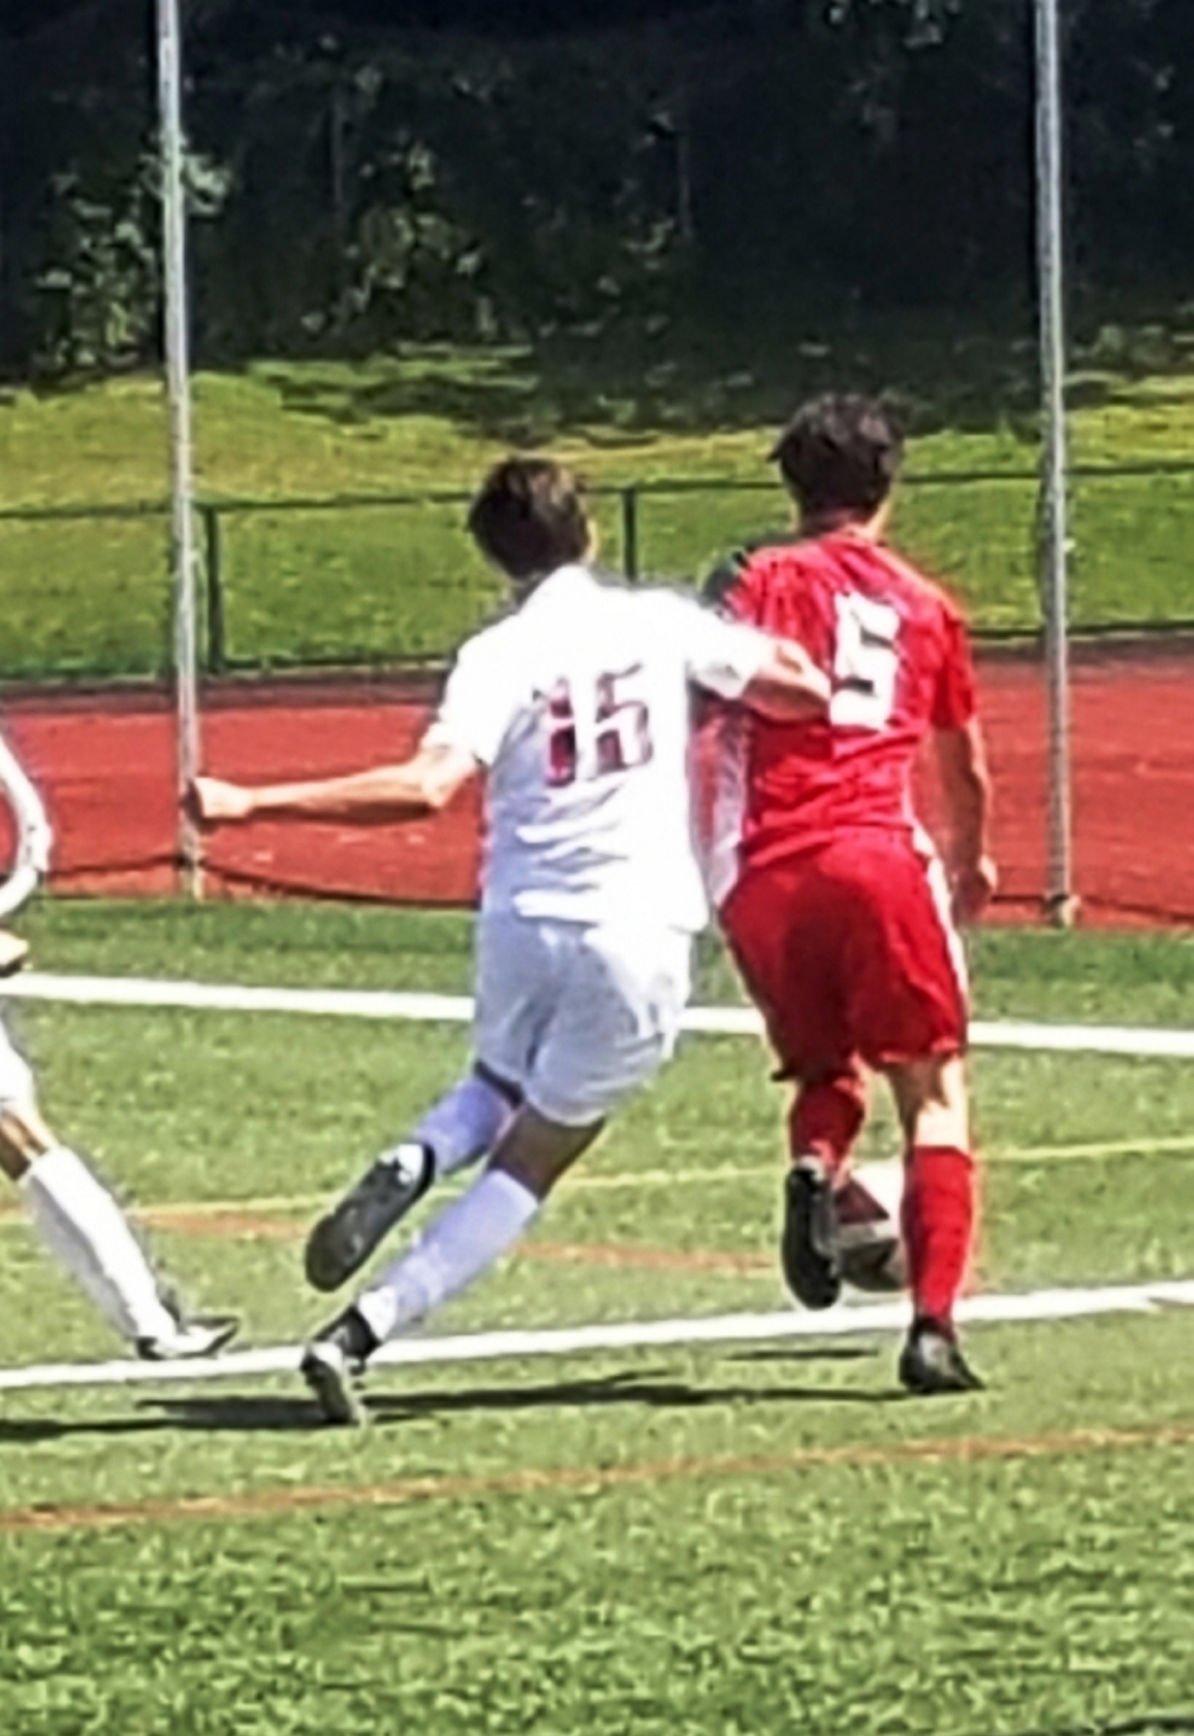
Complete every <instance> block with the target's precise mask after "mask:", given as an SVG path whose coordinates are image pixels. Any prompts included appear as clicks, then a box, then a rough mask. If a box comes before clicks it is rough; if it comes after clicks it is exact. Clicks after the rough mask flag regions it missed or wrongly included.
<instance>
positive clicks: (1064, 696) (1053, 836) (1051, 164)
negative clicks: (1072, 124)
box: [1032, 0, 1077, 926]
mask: <svg viewBox="0 0 1194 1736" xmlns="http://www.w3.org/2000/svg"><path fill="white" fill-rule="evenodd" d="M1032 3H1033V5H1034V6H1035V9H1036V207H1037V261H1038V265H1037V270H1038V306H1039V319H1040V356H1041V389H1042V404H1041V409H1042V422H1043V429H1042V434H1043V448H1042V468H1041V508H1042V510H1041V517H1040V549H1039V559H1040V583H1041V601H1042V606H1043V609H1044V618H1045V657H1046V677H1047V683H1048V696H1049V698H1048V712H1049V877H1048V886H1047V890H1046V908H1047V910H1048V913H1049V915H1050V917H1051V918H1052V920H1053V921H1054V922H1056V923H1058V924H1059V925H1061V926H1068V924H1069V923H1070V922H1071V921H1072V920H1073V917H1074V913H1075V910H1076V907H1077V899H1076V896H1075V892H1074V872H1073V868H1074V864H1073V814H1072V799H1071V765H1070V667H1069V656H1070V648H1069V536H1068V527H1067V491H1066V478H1067V461H1066V401H1065V369H1066V339H1065V264H1064V250H1063V213H1062V137H1061V130H1062V129H1061V120H1062V94H1061V40H1060V29H1059V24H1058V0H1032Z"/></svg>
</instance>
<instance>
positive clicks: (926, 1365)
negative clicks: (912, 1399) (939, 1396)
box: [899, 1317, 984, 1398]
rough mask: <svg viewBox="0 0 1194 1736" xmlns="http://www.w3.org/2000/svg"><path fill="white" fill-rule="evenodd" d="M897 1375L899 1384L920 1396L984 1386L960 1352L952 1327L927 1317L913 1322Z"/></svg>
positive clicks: (978, 1390)
mask: <svg viewBox="0 0 1194 1736" xmlns="http://www.w3.org/2000/svg"><path fill="white" fill-rule="evenodd" d="M899 1376H900V1384H901V1386H903V1387H904V1388H905V1389H906V1390H907V1391H908V1392H910V1393H915V1394H917V1395H918V1396H919V1397H923V1398H927V1397H931V1396H932V1395H933V1394H936V1393H950V1392H982V1391H983V1386H984V1383H983V1382H982V1380H980V1379H979V1377H978V1375H977V1374H975V1372H974V1370H973V1369H972V1368H971V1366H970V1364H969V1363H968V1362H967V1361H966V1358H965V1357H964V1356H963V1355H962V1352H961V1349H960V1347H959V1345H958V1341H957V1338H956V1337H955V1336H954V1333H953V1330H952V1328H951V1327H949V1326H947V1325H944V1324H943V1323H942V1322H941V1321H938V1320H930V1319H928V1318H927V1317H925V1318H922V1319H920V1320H914V1321H913V1322H912V1329H911V1331H910V1332H909V1334H908V1337H907V1339H906V1341H905V1344H904V1348H903V1350H902V1351H901V1352H900V1363H899Z"/></svg>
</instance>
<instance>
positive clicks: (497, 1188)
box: [356, 1169, 541, 1341]
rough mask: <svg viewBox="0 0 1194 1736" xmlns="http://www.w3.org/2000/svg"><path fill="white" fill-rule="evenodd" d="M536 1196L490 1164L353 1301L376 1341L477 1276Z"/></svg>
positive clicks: (522, 1221)
mask: <svg viewBox="0 0 1194 1736" xmlns="http://www.w3.org/2000/svg"><path fill="white" fill-rule="evenodd" d="M540 1203H541V1202H540V1201H539V1200H538V1199H537V1198H536V1196H535V1195H534V1194H533V1193H532V1192H531V1190H530V1188H527V1187H524V1186H523V1184H522V1183H521V1182H520V1181H515V1179H514V1177H513V1176H511V1175H507V1174H506V1173H505V1171H504V1170H500V1169H490V1170H486V1172H485V1174H484V1175H482V1176H478V1177H477V1180H476V1181H475V1182H474V1183H473V1185H472V1187H470V1188H469V1190H468V1192H467V1193H465V1194H462V1195H461V1197H460V1199H458V1200H453V1202H452V1204H451V1205H450V1206H448V1207H446V1208H445V1210H444V1211H442V1212H441V1213H440V1214H439V1216H438V1217H437V1218H435V1219H433V1221H432V1222H431V1223H430V1224H429V1225H428V1226H427V1228H426V1230H425V1231H424V1232H423V1234H422V1235H421V1236H420V1237H419V1239H418V1241H417V1242H416V1243H415V1244H414V1246H413V1247H412V1248H411V1250H410V1252H409V1253H407V1254H405V1255H403V1257H402V1259H400V1260H395V1261H394V1263H393V1265H391V1266H387V1267H386V1269H385V1271H384V1272H383V1273H382V1274H381V1276H380V1278H378V1280H377V1282H376V1283H374V1284H371V1285H370V1287H369V1289H368V1290H366V1291H365V1292H364V1294H363V1295H361V1296H360V1297H359V1298H358V1300H357V1302H356V1310H357V1312H358V1314H360V1315H362V1316H363V1317H364V1319H365V1320H366V1321H368V1323H369V1327H370V1329H371V1330H372V1332H373V1333H374V1334H375V1335H376V1337H377V1338H378V1340H379V1341H383V1340H385V1339H387V1338H391V1337H392V1336H393V1335H394V1333H395V1332H398V1331H400V1330H401V1328H402V1327H404V1326H411V1325H413V1324H414V1322H415V1321H416V1320H421V1319H422V1318H423V1316H424V1315H425V1314H429V1313H430V1312H431V1310H432V1309H433V1308H438V1307H439V1305H440V1303H441V1302H446V1301H447V1299H448V1297H449V1296H455V1295H456V1294H457V1293H458V1292H459V1291H461V1290H463V1289H464V1287H465V1285H466V1284H471V1283H472V1281H473V1279H474V1278H478V1277H480V1275H481V1273H482V1272H484V1271H487V1270H488V1268H489V1267H490V1266H492V1265H493V1263H494V1261H495V1260H497V1259H499V1258H500V1256H501V1255H502V1254H504V1253H505V1252H506V1250H507V1248H510V1247H512V1246H513V1244H514V1243H515V1242H516V1241H517V1240H518V1238H519V1237H520V1236H521V1235H522V1233H523V1231H524V1230H525V1229H526V1227H527V1225H528V1224H529V1223H531V1221H532V1220H533V1218H534V1217H535V1215H536V1213H537V1212H538V1210H539V1206H540Z"/></svg>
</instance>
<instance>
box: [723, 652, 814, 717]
mask: <svg viewBox="0 0 1194 1736" xmlns="http://www.w3.org/2000/svg"><path fill="white" fill-rule="evenodd" d="M830 696H831V686H830V681H829V677H828V676H827V675H826V674H825V672H824V671H823V670H821V669H818V667H817V665H816V664H815V663H814V662H813V660H812V658H811V657H810V656H809V654H808V652H807V651H806V650H805V649H804V647H803V645H797V644H796V642H795V640H793V639H776V640H775V641H774V642H773V644H772V647H771V654H770V657H769V658H768V660H767V662H766V663H764V665H763V667H762V668H761V669H760V670H759V671H758V673H757V674H756V675H755V676H754V677H753V679H752V680H750V681H748V682H747V684H746V686H745V688H744V689H743V691H742V703H743V704H744V705H747V706H749V707H750V709H751V710H752V711H757V712H760V713H761V714H762V715H763V716H764V717H770V718H772V719H773V720H774V721H775V722H777V723H796V722H803V721H804V720H806V719H808V718H813V717H823V716H824V715H825V713H826V712H827V711H828V710H829V700H830Z"/></svg>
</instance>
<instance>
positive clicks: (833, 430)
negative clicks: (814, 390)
mask: <svg viewBox="0 0 1194 1736" xmlns="http://www.w3.org/2000/svg"><path fill="white" fill-rule="evenodd" d="M770 456H771V457H772V458H773V459H774V460H775V461H776V463H778V465H779V467H780V470H781V471H782V473H783V477H784V480H785V482H786V483H787V484H788V487H789V488H790V489H791V490H792V493H793V494H794V495H795V496H796V500H797V502H798V504H799V506H800V510H801V513H802V515H803V516H804V517H805V518H825V517H831V516H833V515H835V514H848V515H852V516H857V517H864V518H869V517H870V516H871V514H872V513H874V512H876V511H877V510H878V509H879V507H880V506H882V504H883V502H884V501H885V500H886V499H887V496H888V495H889V494H890V492H891V487H892V484H893V482H894V481H895V479H896V476H897V475H898V474H899V469H900V465H901V463H902V461H903V457H904V434H903V430H902V428H901V427H900V425H899V422H898V420H897V418H896V416H895V413H894V412H893V411H892V410H891V409H890V408H889V407H888V406H887V405H886V404H884V403H883V402H882V401H881V400H880V399H878V398H865V397H862V396H861V395H860V394H854V393H841V394H832V393H827V394H826V395H825V396H824V397H820V398H812V399H810V400H809V402H808V403H807V404H802V405H801V406H800V408H799V410H797V412H796V414H795V415H794V416H793V418H792V420H791V421H790V422H789V423H788V426H787V427H786V428H785V429H784V431H783V433H782V434H781V435H780V437H779V439H778V440H777V441H776V443H775V446H774V447H773V448H772V451H771V454H770Z"/></svg>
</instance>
